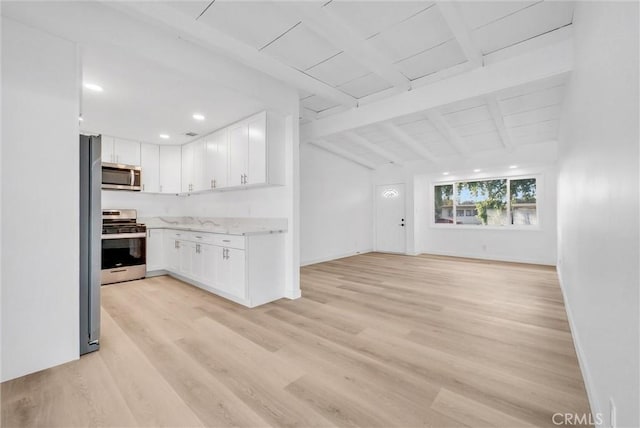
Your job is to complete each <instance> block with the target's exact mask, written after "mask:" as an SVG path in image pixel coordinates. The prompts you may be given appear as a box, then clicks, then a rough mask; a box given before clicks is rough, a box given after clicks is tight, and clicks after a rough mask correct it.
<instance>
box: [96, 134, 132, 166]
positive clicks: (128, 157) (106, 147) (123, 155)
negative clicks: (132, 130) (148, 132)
mask: <svg viewBox="0 0 640 428" xmlns="http://www.w3.org/2000/svg"><path fill="white" fill-rule="evenodd" d="M102 162H107V163H119V164H123V165H135V166H139V165H140V143H138V142H137V141H129V140H122V139H120V138H114V137H108V136H106V135H103V136H102Z"/></svg>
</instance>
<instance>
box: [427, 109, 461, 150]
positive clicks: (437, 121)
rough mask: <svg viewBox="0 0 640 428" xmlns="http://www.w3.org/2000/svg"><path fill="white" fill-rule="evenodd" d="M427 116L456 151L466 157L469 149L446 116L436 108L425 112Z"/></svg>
mask: <svg viewBox="0 0 640 428" xmlns="http://www.w3.org/2000/svg"><path fill="white" fill-rule="evenodd" d="M425 116H427V119H429V122H431V124H432V125H433V126H434V127H435V128H436V129H437V130H438V132H440V134H442V136H443V137H444V138H445V140H447V142H448V143H449V144H451V145H452V146H453V148H454V149H455V151H456V152H458V154H459V155H460V156H463V157H464V156H466V155H467V154H468V149H467V147H466V145H465V144H464V141H462V138H461V137H460V135H458V133H457V132H456V130H455V129H453V128H452V127H451V126H450V125H449V124H448V123H447V121H446V120H445V118H444V117H442V115H441V114H440V113H439V112H437V111H435V110H429V111H427V112H425Z"/></svg>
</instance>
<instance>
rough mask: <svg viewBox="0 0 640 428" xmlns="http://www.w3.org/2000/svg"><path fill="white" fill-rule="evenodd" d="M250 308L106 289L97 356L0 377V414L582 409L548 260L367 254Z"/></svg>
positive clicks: (171, 284) (85, 416)
mask: <svg viewBox="0 0 640 428" xmlns="http://www.w3.org/2000/svg"><path fill="white" fill-rule="evenodd" d="M301 276H302V293H303V297H302V298H301V299H298V300H295V301H289V300H281V301H278V302H275V303H272V304H268V305H265V306H262V307H260V308H256V309H246V308H244V307H241V306H238V305H236V304H233V303H231V302H228V301H226V300H224V299H221V298H218V297H216V296H214V295H211V294H209V293H207V292H204V291H201V290H199V289H197V288H194V287H192V286H189V285H186V284H184V283H182V282H179V281H177V280H174V279H171V278H169V277H157V278H151V279H146V280H142V281H135V282H130V283H124V284H117V285H112V286H107V287H103V288H102V301H103V311H102V338H101V350H100V351H99V352H96V353H93V354H90V355H87V356H84V357H82V358H81V359H80V360H79V361H75V362H72V363H68V364H65V365H62V366H59V367H56V368H53V369H49V370H45V371H42V372H39V373H36V374H32V375H29V376H25V377H23V378H20V379H16V380H13V381H10V382H5V383H4V384H2V426H5V427H14V426H15V427H24V426H47V427H49V426H64V427H85V426H119V427H122V426H216V427H226V426H241V427H262V426H277V427H317V426H323V427H324V426H344V427H355V426H360V427H393V426H397V427H420V426H430V427H459V426H472V427H476V426H487V427H498V426H503V427H521V426H522V427H524V426H554V425H553V423H552V420H551V417H552V415H553V414H554V413H556V412H560V413H565V412H569V413H579V414H582V413H584V412H589V407H588V403H587V397H586V394H585V389H584V385H583V381H582V377H581V375H580V370H579V368H578V363H577V360H576V355H575V351H574V348H573V344H572V340H571V335H570V333H569V327H568V324H567V320H566V316H565V310H564V306H563V302H562V297H561V293H560V290H559V286H558V282H557V280H556V274H555V270H554V269H552V268H548V267H541V266H532V265H521V264H510V263H498V262H481V261H473V260H466V259H454V258H446V257H435V256H418V257H408V256H397V255H384V254H379V253H370V254H365V255H360V256H356V257H350V258H346V259H342V260H337V261H332V262H328V263H322V264H317V265H313V266H309V267H305V268H303V269H302V275H301Z"/></svg>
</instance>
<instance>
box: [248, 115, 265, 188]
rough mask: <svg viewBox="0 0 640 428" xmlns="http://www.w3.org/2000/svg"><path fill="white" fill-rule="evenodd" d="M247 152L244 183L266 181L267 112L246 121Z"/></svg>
mask: <svg viewBox="0 0 640 428" xmlns="http://www.w3.org/2000/svg"><path fill="white" fill-rule="evenodd" d="M248 129H249V153H248V161H247V172H246V173H245V177H244V184H261V183H266V182H267V113H266V112H263V113H260V114H258V115H256V116H254V117H252V118H251V119H249V123H248Z"/></svg>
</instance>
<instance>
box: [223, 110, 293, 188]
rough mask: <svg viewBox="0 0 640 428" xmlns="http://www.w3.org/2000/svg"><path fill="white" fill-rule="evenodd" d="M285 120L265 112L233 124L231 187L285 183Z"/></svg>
mask: <svg viewBox="0 0 640 428" xmlns="http://www.w3.org/2000/svg"><path fill="white" fill-rule="evenodd" d="M284 130H285V126H284V119H282V118H280V117H278V116H276V115H273V114H268V113H267V112H261V113H258V114H256V115H253V116H251V117H250V118H248V119H245V120H242V121H240V122H238V123H236V124H234V125H232V126H230V127H229V186H251V185H264V184H284V183H285V179H284V178H285V177H284V148H285V141H284V138H285V132H284Z"/></svg>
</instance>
